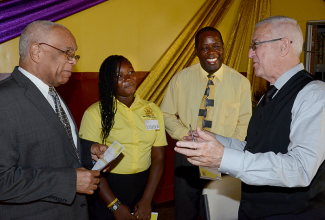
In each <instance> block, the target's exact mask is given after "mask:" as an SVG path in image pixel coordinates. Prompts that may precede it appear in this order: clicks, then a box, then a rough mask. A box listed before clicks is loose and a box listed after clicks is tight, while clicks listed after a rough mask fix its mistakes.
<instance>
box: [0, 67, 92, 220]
mask: <svg viewBox="0 0 325 220" xmlns="http://www.w3.org/2000/svg"><path fill="white" fill-rule="evenodd" d="M69 113H70V112H69ZM70 115H71V113H70ZM71 116H72V115H71ZM75 127H76V126H75ZM76 132H77V134H78V131H76ZM90 146H91V143H88V144H86V145H85V146H84V148H83V149H81V145H80V140H79V139H78V151H79V154H80V155H81V157H82V161H84V160H87V161H88V162H89V161H90V159H91V157H90ZM81 150H83V152H81ZM0 157H1V159H0V219H1V220H7V219H8V220H9V219H21V220H22V219H24V220H25V219H30V220H38V219H40V220H52V219H53V220H54V219H55V220H57V219H60V220H61V219H67V220H68V219H69V220H82V219H88V210H87V209H88V208H87V201H86V197H85V196H84V195H80V194H77V193H76V178H77V177H76V171H75V168H78V167H81V166H82V165H81V164H80V163H79V161H78V158H77V156H76V154H75V151H74V148H73V146H72V144H71V142H70V140H69V137H68V135H67V133H66V131H65V129H64V127H63V125H62V124H61V122H60V120H59V118H58V117H57V115H56V114H55V112H54V110H53V108H52V107H51V105H50V104H49V103H48V101H47V99H46V98H45V97H44V96H43V95H42V93H41V92H40V91H39V90H38V88H37V87H36V86H35V85H34V83H32V82H31V81H30V80H29V79H28V78H27V77H25V76H24V75H23V74H22V73H21V72H20V71H19V70H18V67H16V68H15V69H14V71H13V73H12V74H11V76H10V77H8V78H7V79H5V80H3V81H2V82H1V83H0Z"/></svg>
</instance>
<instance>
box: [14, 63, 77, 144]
mask: <svg viewBox="0 0 325 220" xmlns="http://www.w3.org/2000/svg"><path fill="white" fill-rule="evenodd" d="M18 70H19V71H20V72H21V73H22V74H24V75H25V76H26V77H27V78H28V79H30V81H32V82H33V83H34V84H35V86H36V87H37V88H38V89H39V90H40V92H41V93H42V94H43V96H44V97H45V98H46V99H47V101H48V102H49V103H50V105H51V106H52V108H53V110H54V111H55V104H54V100H53V98H52V97H51V96H50V95H49V88H50V87H49V86H48V85H46V84H45V83H44V82H43V81H42V80H40V79H39V78H37V77H36V76H34V75H33V74H31V73H29V72H27V71H26V70H24V69H23V68H21V67H18ZM59 99H60V102H61V106H62V108H63V110H64V111H65V113H66V115H67V116H68V119H69V123H70V127H71V133H72V137H73V142H74V144H75V146H76V147H78V145H77V134H76V127H75V125H74V123H73V120H72V117H71V115H70V114H69V111H68V109H67V107H66V106H65V104H64V102H63V101H62V99H61V97H60V96H59Z"/></svg>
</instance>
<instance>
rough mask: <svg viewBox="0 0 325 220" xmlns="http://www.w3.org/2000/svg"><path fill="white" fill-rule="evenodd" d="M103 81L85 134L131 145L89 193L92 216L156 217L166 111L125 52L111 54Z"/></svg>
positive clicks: (85, 121)
mask: <svg viewBox="0 0 325 220" xmlns="http://www.w3.org/2000/svg"><path fill="white" fill-rule="evenodd" d="M98 86H99V100H100V101H99V102H97V103H95V104H93V105H91V106H90V107H89V108H88V109H87V110H86V112H85V114H84V116H83V118H82V121H81V126H80V137H82V138H83V139H87V140H91V141H96V142H98V143H103V144H107V145H108V146H109V145H110V144H112V143H113V141H114V140H115V141H117V142H119V143H120V144H122V145H123V146H124V147H125V149H124V150H123V152H122V153H121V155H120V156H119V157H118V158H117V159H116V160H114V161H113V162H112V164H111V166H110V169H109V171H108V172H106V173H104V174H103V177H102V178H106V180H107V182H106V181H101V183H100V184H99V190H98V192H97V193H95V194H94V195H93V196H90V197H89V207H90V219H92V220H93V219H100V220H103V219H117V220H119V219H137V218H136V217H137V216H138V219H140V220H142V219H143V220H144V219H150V216H151V211H152V201H153V196H154V192H155V190H156V188H157V185H158V182H159V180H160V178H161V175H162V172H163V167H164V159H165V145H167V142H166V136H165V126H164V121H163V116H162V112H161V110H160V109H159V107H158V106H157V105H156V104H154V103H152V102H148V101H145V100H143V99H141V98H140V97H139V96H138V95H137V94H136V87H137V77H136V73H135V72H134V69H133V67H132V64H131V63H130V62H129V61H128V60H127V59H126V58H125V57H123V56H117V55H114V56H110V57H108V58H106V60H105V61H104V62H103V64H102V65H101V68H100V72H99V83H98ZM131 213H134V215H132V214H131Z"/></svg>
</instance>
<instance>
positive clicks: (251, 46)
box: [249, 37, 292, 51]
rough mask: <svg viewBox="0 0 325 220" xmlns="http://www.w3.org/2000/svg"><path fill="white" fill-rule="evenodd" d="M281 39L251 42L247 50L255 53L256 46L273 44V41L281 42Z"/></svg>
mask: <svg viewBox="0 0 325 220" xmlns="http://www.w3.org/2000/svg"><path fill="white" fill-rule="evenodd" d="M282 39H283V37H282V38H277V39H272V40H267V41H260V42H253V43H251V45H250V46H249V48H250V49H252V50H253V51H255V50H256V46H257V45H260V44H264V43H268V42H273V41H278V40H282ZM290 44H292V41H290Z"/></svg>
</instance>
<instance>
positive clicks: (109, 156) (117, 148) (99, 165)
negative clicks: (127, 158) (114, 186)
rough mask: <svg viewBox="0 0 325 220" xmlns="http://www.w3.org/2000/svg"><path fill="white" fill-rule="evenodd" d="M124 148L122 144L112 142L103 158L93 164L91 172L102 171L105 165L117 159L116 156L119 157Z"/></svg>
mask: <svg viewBox="0 0 325 220" xmlns="http://www.w3.org/2000/svg"><path fill="white" fill-rule="evenodd" d="M124 148H125V147H124V146H123V145H122V144H120V143H118V142H117V141H114V142H113V143H112V144H111V145H110V146H109V147H108V149H107V150H106V151H105V153H104V158H103V159H99V160H98V161H97V162H96V163H95V165H94V167H93V168H92V170H98V171H101V170H102V169H104V167H106V166H107V164H109V163H110V162H112V161H113V160H115V159H116V158H117V157H118V155H120V153H121V152H122V151H123V149H124Z"/></svg>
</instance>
